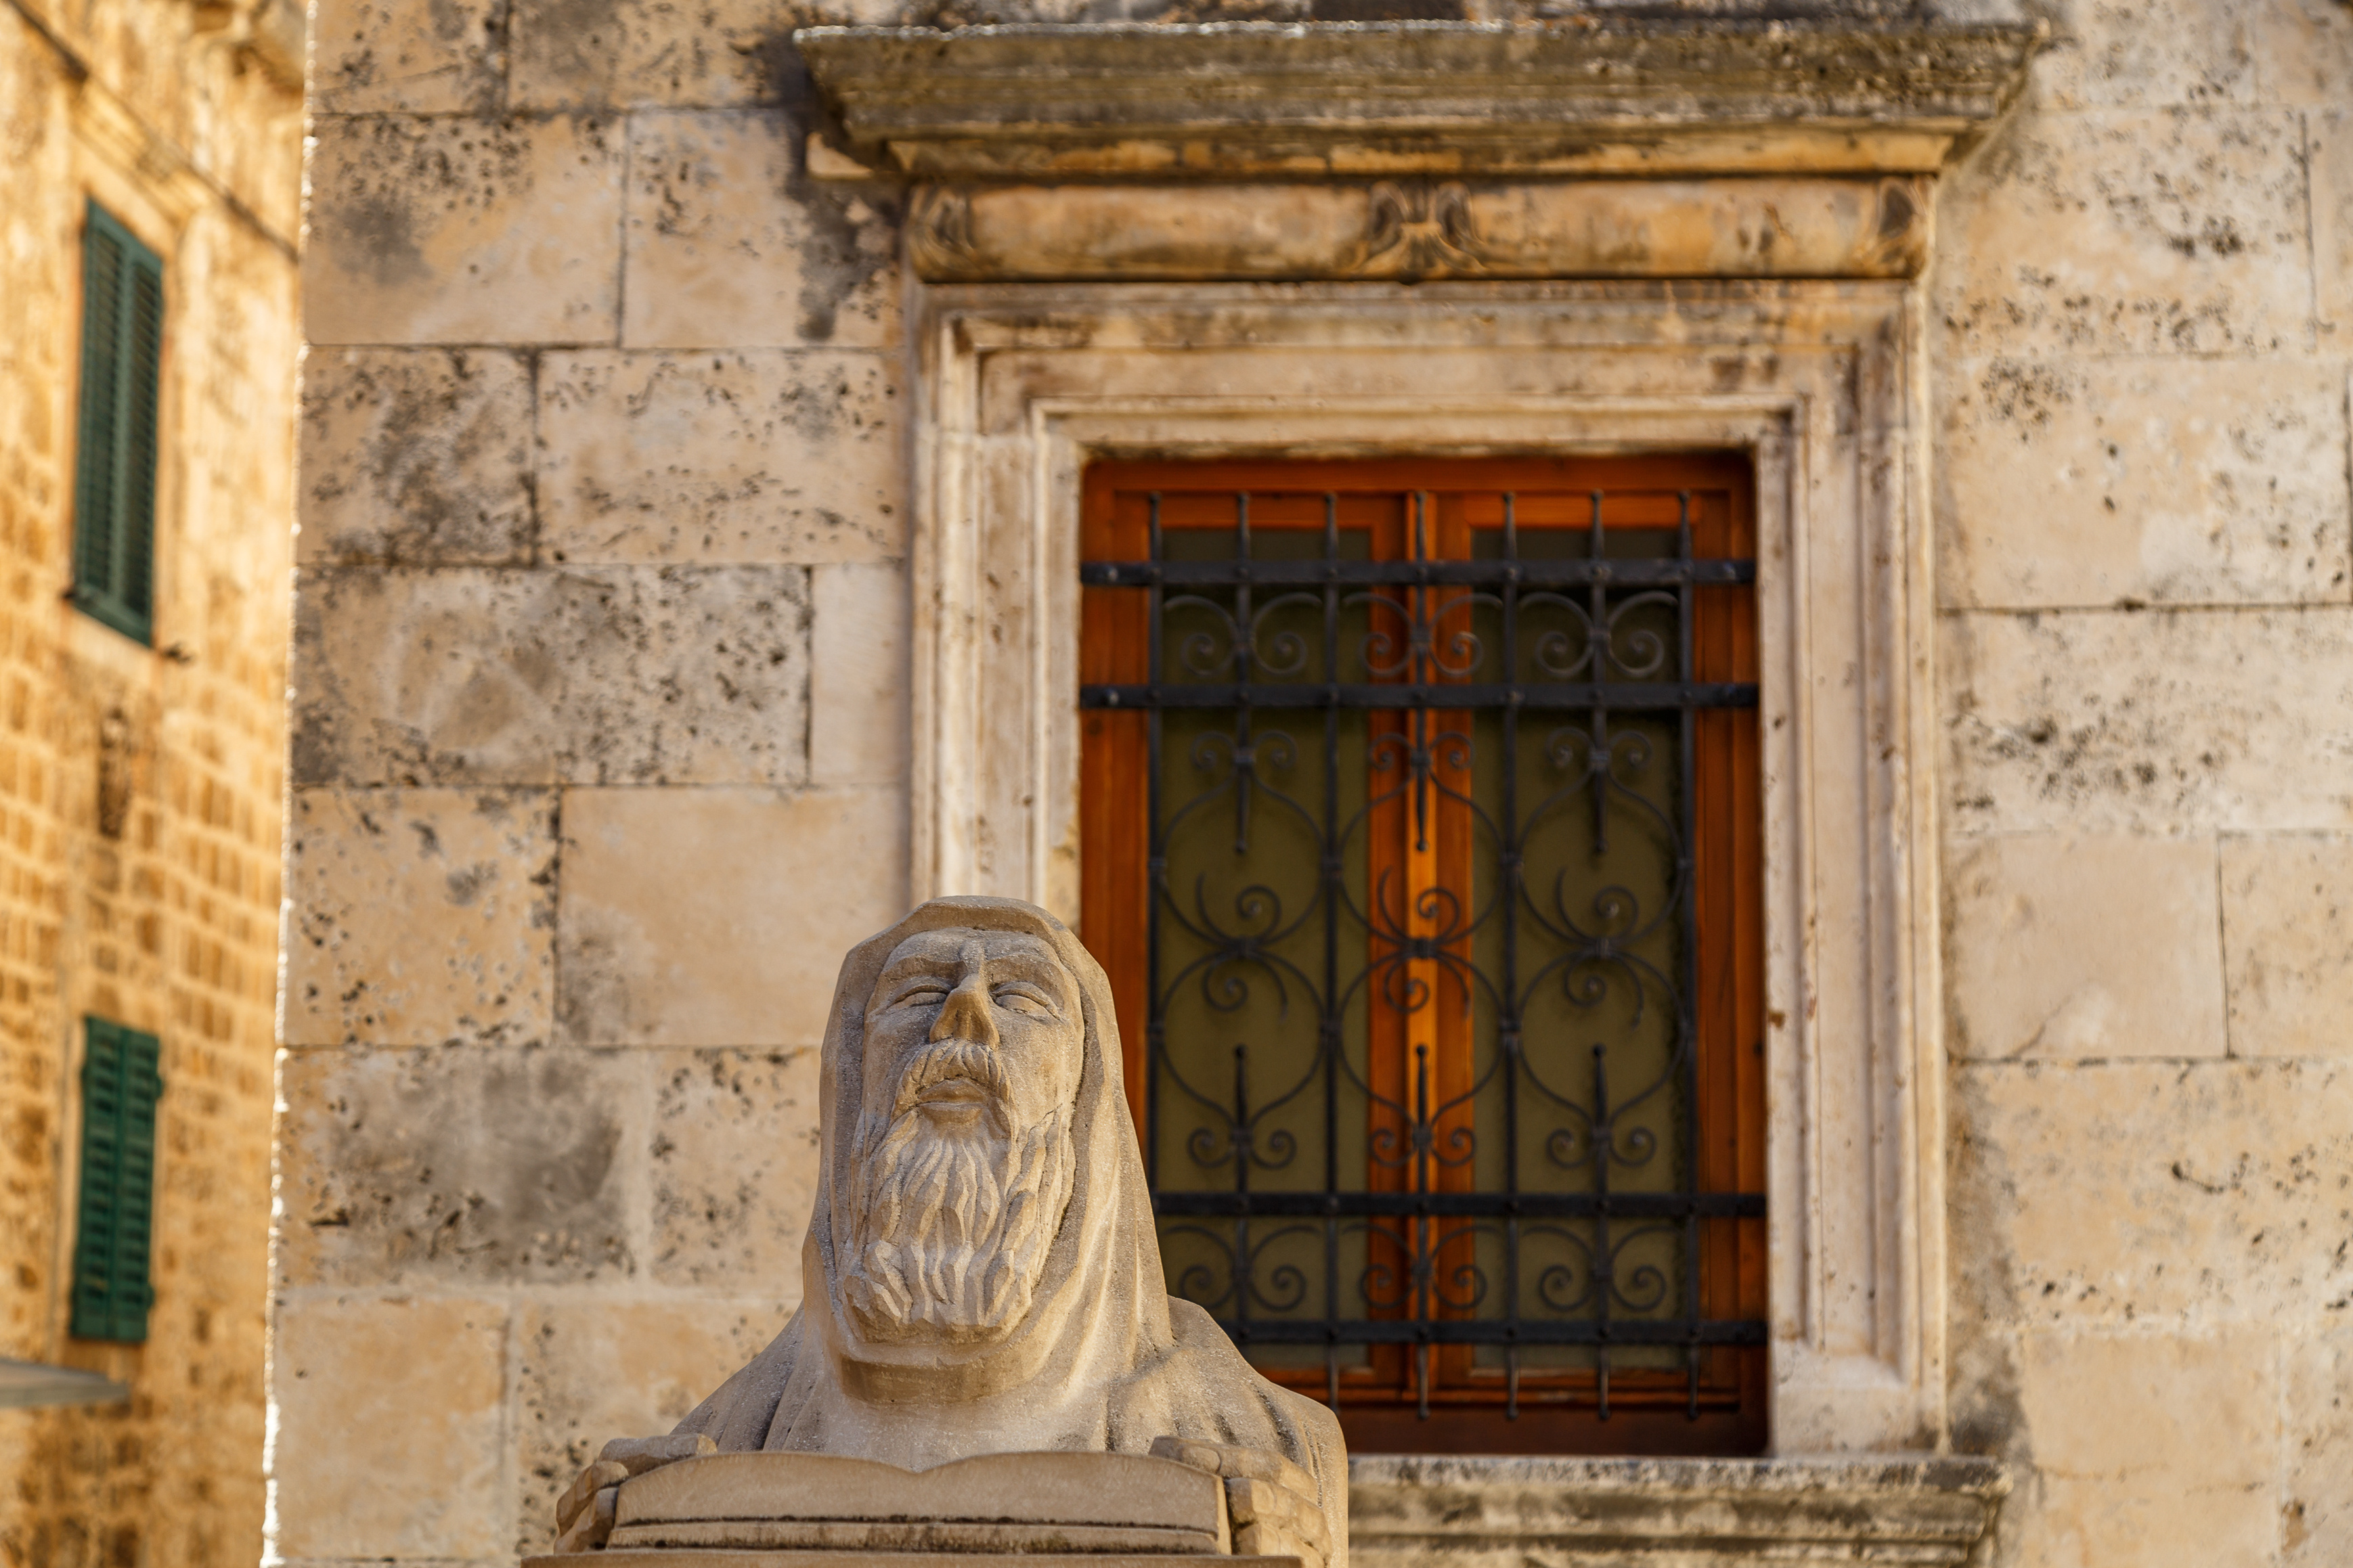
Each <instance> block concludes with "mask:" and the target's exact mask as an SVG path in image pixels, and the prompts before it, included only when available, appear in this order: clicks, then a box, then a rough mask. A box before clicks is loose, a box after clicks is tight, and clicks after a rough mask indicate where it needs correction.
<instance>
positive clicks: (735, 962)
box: [273, 0, 908, 1562]
mask: <svg viewBox="0 0 2353 1568" xmlns="http://www.w3.org/2000/svg"><path fill="white" fill-rule="evenodd" d="M773 25H774V26H777V27H780V28H783V29H785V30H789V26H790V25H791V24H790V23H789V22H788V21H786V20H784V19H782V18H777V19H775V20H774V22H773ZM501 29H503V31H502V30H501ZM315 30H316V36H317V39H318V53H317V55H316V57H315V58H314V66H313V69H314V75H313V81H314V87H313V96H312V101H311V107H312V111H313V114H314V116H315V119H314V123H313V132H314V134H315V136H316V142H315V148H314V152H313V153H312V159H311V184H312V188H313V193H314V195H313V198H312V205H311V234H312V236H313V244H312V248H311V251H310V253H309V254H308V255H307V257H306V270H305V279H304V281H305V312H306V314H305V323H306V334H307V337H308V339H309V342H310V343H311V348H310V352H309V358H308V361H307V364H306V369H305V372H304V380H303V407H304V424H303V447H302V453H303V479H302V494H301V508H302V518H303V529H302V534H301V586H300V591H299V595H298V610H297V616H298V621H297V632H296V637H297V645H298V649H299V651H298V654H297V676H296V682H295V694H294V706H293V718H292V723H293V730H294V739H293V751H292V784H293V791H292V813H293V816H292V821H293V835H292V840H291V846H290V858H289V862H288V863H289V867H290V872H289V877H290V895H291V898H292V900H293V912H292V915H291V918H290V926H289V949H288V969H287V994H286V1023H285V1039H286V1044H287V1047H288V1050H287V1055H286V1058H285V1061H284V1066H283V1069H282V1079H281V1086H282V1087H281V1093H282V1095H283V1098H284V1101H285V1104H286V1107H287V1110H286V1116H285V1121H284V1124H283V1132H282V1142H281V1153H280V1159H281V1167H280V1173H281V1176H280V1179H281V1187H280V1202H281V1204H282V1205H283V1213H282V1216H281V1219H280V1228H279V1241H278V1265H277V1302H278V1305H277V1312H278V1338H277V1347H278V1352H277V1353H278V1358H279V1359H278V1363H277V1368H276V1384H275V1386H276V1394H277V1397H278V1400H279V1402H280V1434H281V1436H280V1444H279V1447H278V1448H277V1451H276V1461H275V1468H274V1472H273V1476H274V1485H275V1487H276V1496H277V1499H278V1528H277V1533H276V1535H275V1538H274V1549H275V1551H276V1552H278V1553H280V1554H281V1555H282V1556H283V1557H285V1558H286V1559H289V1560H294V1561H302V1562H314V1561H333V1560H343V1559H350V1558H358V1557H363V1556H366V1557H376V1556H382V1555H389V1556H392V1557H395V1558H398V1559H403V1560H434V1561H464V1562H491V1561H497V1560H500V1559H501V1558H502V1557H503V1558H507V1559H509V1560H511V1558H512V1553H514V1552H518V1551H529V1550H534V1549H537V1548H540V1547H543V1545H544V1544H545V1542H547V1540H548V1538H549V1536H550V1534H551V1533H552V1531H551V1524H552V1520H553V1507H554V1499H555V1497H556V1495H557V1494H558V1493H560V1492H561V1491H562V1490H563V1489H564V1488H565V1486H567V1485H568V1484H570V1481H571V1479H572V1478H573V1476H574V1474H575V1473H576V1471H577V1469H578V1468H579V1467H580V1465H581V1464H582V1463H584V1462H585V1461H586V1459H587V1458H590V1457H592V1456H593V1452H594V1448H595V1447H596V1443H598V1442H601V1441H602V1439H603V1438H604V1437H606V1436H613V1435H616V1434H619V1433H624V1432H632V1433H634V1432H646V1431H653V1430H667V1429H668V1427H669V1426H670V1424H671V1423H673V1422H675V1421H676V1420H677V1418H678V1417H679V1416H681V1415H683V1414H684V1413H685V1412H686V1410H687V1408H688V1407H689V1406H690V1405H691V1404H692V1403H693V1402H694V1401H695V1400H697V1399H699V1398H700V1397H701V1396H702V1394H706V1393H708V1392H709V1391H710V1389H711V1388H712V1386H714V1385H715V1384H716V1382H717V1381H718V1379H719V1378H720V1377H722V1376H723V1375H724V1374H725V1373H726V1372H728V1371H729V1370H732V1369H733V1367H734V1366H736V1365H737V1364H740V1363H741V1362H743V1361H744V1359H746V1358H747V1357H748V1356H749V1355H750V1353H751V1352H753V1351H754V1350H755V1349H756V1348H758V1346H759V1345H761V1344H763V1343H765V1342H766V1341H767V1339H768V1338H769V1337H770V1336H771V1335H773V1334H774V1333H775V1332H776V1330H777V1329H779V1328H781V1327H782V1326H783V1323H784V1321H785V1320H786V1317H787V1316H789V1314H790V1312H791V1310H792V1309H793V1307H794V1306H795V1305H796V1304H797V1295H798V1275H799V1252H800V1239H801V1233H802V1230H803V1228H804V1226H806V1224H807V1195H808V1191H809V1188H810V1185H811V1184H812V1183H813V1181H814V1177H815V1172H814V1163H813V1160H812V1158H811V1151H812V1149H813V1147H814V1141H815V1126H816V1117H817V1099H816V1080H815V1071H814V1068H815V1047H816V1045H817V1043H818V1037H819V1034H820V1032H821V1029H822V1018H823V1015H824V1012H825V1007H826V1004H827V1001H828V997H829V996H830V994H831V991H832V985H833V971H834V966H835V964H836V963H838V961H839V955H840V953H841V952H843V951H844V950H845V949H846V948H847V947H848V946H849V944H850V943H851V942H855V941H857V940H858V939H860V937H863V936H866V935H868V934H871V932H872V931H875V930H877V929H879V928H880V927H881V926H882V925H884V924H886V923H888V921H890V920H892V918H894V917H895V916H896V915H897V914H898V913H899V912H900V910H901V907H902V902H903V899H904V889H905V884H906V873H905V849H904V837H905V822H906V816H907V802H906V793H905V792H906V784H905V779H906V765H907V764H906V742H905V735H906V730H907V723H908V721H907V717H906V710H905V702H906V672H905V643H906V630H905V628H906V624H907V605H906V602H905V599H906V590H905V584H904V579H903V576H902V567H903V562H904V558H905V554H906V544H905V542H904V541H905V531H904V524H905V518H906V512H907V505H906V489H907V479H906V450H905V447H906V429H905V418H904V405H905V403H906V389H905V382H904V376H903V372H902V368H901V365H900V362H899V353H900V351H901V349H902V337H901V328H900V312H899V300H900V292H899V281H898V278H897V276H896V271H895V266H894V258H895V256H896V252H897V247H898V235H897V230H896V227H895V224H894V222H893V219H894V217H895V215H896V212H897V210H898V201H899V198H898V196H897V195H895V193H893V192H891V191H888V190H882V189H876V190H871V191H861V190H860V189H857V188H849V189H839V188H827V189H823V190H818V189H814V188H812V187H811V186H809V185H808V184H807V182H806V180H805V177H804V175H803V174H802V172H801V164H800V156H799V145H798V141H797V132H796V131H795V127H794V121H793V118H792V116H791V114H790V113H789V112H788V111H786V110H783V109H781V108H780V107H778V103H777V100H778V98H779V96H780V93H781V92H782V91H783V89H782V88H781V87H780V86H779V85H778V83H777V82H776V80H775V79H772V77H771V74H770V73H771V71H772V69H773V68H775V67H776V63H777V62H778V60H780V59H781V58H782V56H781V54H780V53H779V51H780V49H781V44H780V42H779V39H778V37H773V36H772V37H769V38H767V39H765V41H764V40H762V39H760V38H758V37H753V36H752V35H750V34H748V33H744V32H741V31H734V30H730V28H729V27H727V26H723V25H721V24H718V23H712V24H709V25H704V23H703V22H701V21H698V22H696V23H695V24H694V25H692V26H690V25H689V22H688V19H687V18H686V17H684V16H683V15H682V14H681V15H678V16H675V17H674V16H673V13H671V12H670V10H668V9H667V8H661V9H657V8H654V7H651V6H648V7H644V8H637V7H627V6H625V7H621V8H618V9H605V10H598V9H596V8H595V7H593V6H592V7H587V8H582V7H577V6H571V7H557V6H550V7H542V8H518V9H516V10H514V11H513V12H512V14H510V13H509V12H508V11H507V9H506V8H505V7H504V6H500V7H498V8H497V9H496V10H492V9H491V8H489V7H484V6H465V5H459V6H447V7H442V6H436V7H432V8H430V9H428V8H427V7H426V6H424V5H385V4H379V5H353V4H345V3H342V0H328V3H326V4H324V5H322V7H321V8H320V10H319V12H318V15H317V18H316V29H315ZM739 46H740V47H739ZM428 932H429V933H430V935H429V937H427V936H426V935H425V934H424V933H428ZM392 1364H399V1365H400V1366H402V1367H403V1369H404V1373H403V1375H400V1376H397V1377H386V1376H384V1375H383V1374H382V1373H383V1370H384V1369H385V1367H387V1366H388V1365H392Z"/></svg>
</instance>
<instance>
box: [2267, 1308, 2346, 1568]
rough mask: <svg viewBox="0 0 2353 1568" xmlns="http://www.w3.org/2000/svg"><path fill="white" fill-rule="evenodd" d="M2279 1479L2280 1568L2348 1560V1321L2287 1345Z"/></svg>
mask: <svg viewBox="0 0 2353 1568" xmlns="http://www.w3.org/2000/svg"><path fill="white" fill-rule="evenodd" d="M2281 1381H2282V1382H2283V1383H2284V1384H2285V1390H2286V1420H2287V1432H2286V1439H2287V1441H2286V1445H2285V1447H2286V1451H2287V1480H2286V1485H2285V1487H2284V1497H2283V1499H2282V1502H2281V1507H2280V1515H2281V1526H2282V1529H2281V1534H2282V1537H2283V1539H2282V1542H2281V1545H2282V1547H2283V1551H2282V1552H2281V1555H2280V1561H2281V1563H2282V1564H2283V1565H2284V1568H2340V1565H2341V1564H2344V1563H2353V1465H2348V1464H2347V1463H2346V1456H2347V1455H2348V1454H2353V1324H2338V1325H2337V1326H2334V1327H2332V1328H2329V1329H2327V1331H2323V1332H2321V1333H2319V1334H2316V1335H2315V1336H2314V1337H2313V1338H2311V1339H2308V1340H2298V1341H2291V1342H2289V1344H2288V1346H2287V1348H2286V1352H2285V1358H2284V1367H2283V1373H2282V1379H2281Z"/></svg>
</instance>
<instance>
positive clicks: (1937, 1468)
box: [1348, 1454, 2010, 1568]
mask: <svg viewBox="0 0 2353 1568" xmlns="http://www.w3.org/2000/svg"><path fill="white" fill-rule="evenodd" d="M1349 1483H1350V1484H1349V1489H1348V1497H1349V1502H1348V1507H1349V1541H1350V1550H1351V1552H1352V1555H1353V1560H1354V1562H1355V1563H1356V1564H1357V1568H1435V1565H1436V1564H1440V1563H1443V1564H1444V1565H1445V1568H1524V1565H1525V1564H1528V1563H1543V1564H1545V1568H1636V1565H1641V1568H1749V1565H1750V1564H1754V1563H1773V1564H1775V1565H1776V1568H1814V1565H1820V1568H1831V1564H1837V1565H1839V1568H1854V1565H1855V1564H1858V1563H1864V1564H1868V1563H1883V1564H1896V1563H1901V1564H1904V1565H1905V1568H1959V1565H1960V1564H1962V1563H1967V1562H1968V1559H1969V1553H1970V1552H1971V1551H1972V1550H1973V1549H1974V1548H1975V1547H1976V1545H1977V1543H1978V1542H1979V1541H1980V1540H1982V1539H1983V1538H1984V1537H1985V1535H1986V1532H1987V1531H1989V1529H1990V1528H1991V1526H1992V1524H1993V1519H1994V1514H1995V1511H1996V1510H1998V1509H2000V1506H2001V1500H2002V1499H2003V1497H2005V1496H2006V1495H2007V1494H2008V1493H2009V1491H2010V1477H2009V1475H2008V1474H2007V1472H2005V1471H2004V1470H2003V1469H2002V1468H2001V1466H2000V1465H1999V1464H1997V1463H1996V1462H1994V1461H1993V1460H1991V1459H1978V1458H1951V1457H1934V1458H1929V1457H1914V1456H1895V1457H1892V1458H1793V1459H1571V1458H1413V1457H1410V1456H1404V1455H1387V1454H1382V1455H1365V1456H1360V1457H1359V1458H1356V1459H1355V1460H1353V1461H1351V1463H1350V1467H1349Z"/></svg>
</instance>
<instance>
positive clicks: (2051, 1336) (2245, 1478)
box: [2004, 1328, 2280, 1568]
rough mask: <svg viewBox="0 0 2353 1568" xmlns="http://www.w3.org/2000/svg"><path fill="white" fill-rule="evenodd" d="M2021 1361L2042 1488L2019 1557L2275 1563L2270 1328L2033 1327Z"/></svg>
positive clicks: (2126, 1567)
mask: <svg viewBox="0 0 2353 1568" xmlns="http://www.w3.org/2000/svg"><path fill="white" fill-rule="evenodd" d="M2018 1367H2019V1390H2018V1404H2019V1414H2020V1417H2021V1426H2022V1429H2023V1432H2024V1435H2025V1439H2026V1442H2027V1443H2028V1444H2029V1445H2030V1446H2031V1452H2032V1454H2033V1457H2034V1467H2035V1470H2036V1472H2037V1476H2036V1479H2037V1483H2038V1484H2037V1485H2036V1486H2035V1488H2034V1489H2032V1493H2031V1497H2030V1498H2029V1499H2028V1500H2025V1504H2026V1506H2025V1508H2024V1510H2022V1511H2023V1513H2024V1515H2025V1517H2024V1518H2023V1519H2022V1520H2021V1521H2018V1523H2019V1524H2020V1525H2021V1526H2022V1528H2021V1529H2019V1530H2017V1531H2015V1533H2017V1534H2019V1535H2021V1536H2022V1537H2024V1539H2025V1541H2026V1542H2027V1543H2028V1545H2029V1550H2028V1551H2027V1552H2026V1553H2025V1554H2024V1556H2025V1560H2026V1561H2027V1562H2030V1563H2048V1564H2054V1565H2055V1564H2066V1565H2068V1568H2175V1565H2176V1564H2180V1563H2265V1562H2269V1561H2271V1549H2272V1546H2273V1543H2274V1541H2275V1540H2276V1538H2277V1532H2278V1521H2277V1512H2276V1510H2277V1501H2276V1498H2275V1495H2274V1488H2275V1486H2276V1483H2277V1478H2278V1455H2279V1441H2280V1415H2279V1408H2280V1406H2279V1399H2280V1389H2279V1373H2278V1365H2277V1352H2276V1348H2275V1342H2274V1337H2273V1334H2272V1332H2271V1331H2270V1330H2269V1329H2268V1328H2244V1329H2237V1330H2232V1331H2228V1332H2224V1333H2219V1334H2209V1335H2200V1336H2195V1337H2190V1336H2179V1335H2172V1334H2162V1333H2090V1334H2081V1333H2040V1332H2038V1333H2029V1334H2027V1335H2025V1336H2024V1337H2023V1340H2022V1342H2021V1346H2020V1352H2019V1357H2018ZM2004 1533H2005V1534H2010V1533H2012V1531H2010V1530H2008V1529H2006V1530H2005V1531H2004Z"/></svg>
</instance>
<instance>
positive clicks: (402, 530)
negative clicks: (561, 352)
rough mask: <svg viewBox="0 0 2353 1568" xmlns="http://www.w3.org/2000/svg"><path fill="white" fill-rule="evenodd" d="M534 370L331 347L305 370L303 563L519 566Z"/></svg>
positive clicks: (439, 354)
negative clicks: (532, 372)
mask: <svg viewBox="0 0 2353 1568" xmlns="http://www.w3.org/2000/svg"><path fill="white" fill-rule="evenodd" d="M531 431H532V392H531V368H530V366H529V365H527V364H525V363H523V361H522V359H521V358H520V357H519V356H517V355H513V354H504V353H495V352H486V351H480V350H473V351H469V350H465V349H458V350H442V349H422V350H400V349H393V350H382V349H375V350H371V349H321V350H318V351H316V352H314V353H311V354H310V355H309V356H308V357H307V358H306V359H305V360H304V362H303V365H302V445H301V482H302V493H301V513H302V527H301V532H300V533H299V534H297V535H296V538H295V559H296V560H297V561H298V562H300V563H301V564H303V565H306V566H308V565H318V564H323V563H330V562H356V561H370V562H392V563H406V564H416V565H440V564H457V563H483V564H493V565H498V564H512V565H522V564H524V563H528V562H529V561H530V559H531V547H532V527H533V523H532V471H531V465H532V440H531Z"/></svg>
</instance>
